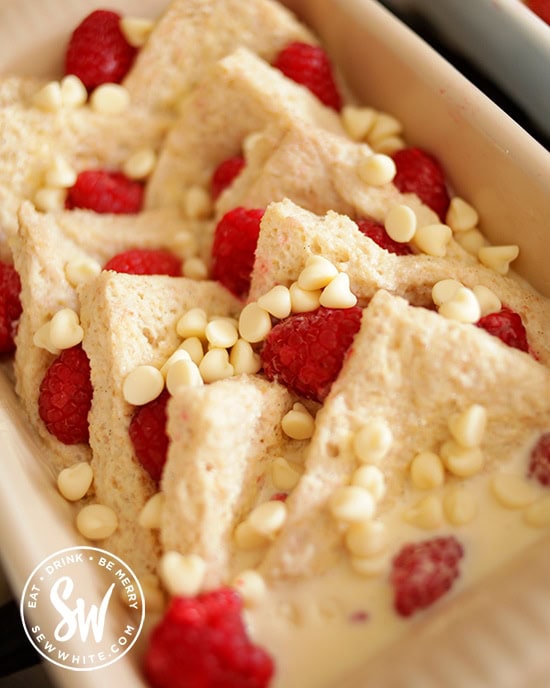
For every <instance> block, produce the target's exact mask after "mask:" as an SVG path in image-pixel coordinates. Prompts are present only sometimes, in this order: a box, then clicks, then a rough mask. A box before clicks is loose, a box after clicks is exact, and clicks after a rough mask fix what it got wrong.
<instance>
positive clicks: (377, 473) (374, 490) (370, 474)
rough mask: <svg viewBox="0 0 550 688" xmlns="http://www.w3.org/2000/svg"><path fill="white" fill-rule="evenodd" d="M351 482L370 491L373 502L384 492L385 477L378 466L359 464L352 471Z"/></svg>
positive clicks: (377, 500)
mask: <svg viewBox="0 0 550 688" xmlns="http://www.w3.org/2000/svg"><path fill="white" fill-rule="evenodd" d="M351 484H352V485H357V486H358V487H362V488H364V489H365V490H367V492H370V494H371V495H372V498H373V499H374V501H375V502H379V501H380V500H381V499H382V497H383V496H384V495H385V494H386V479H385V478H384V474H383V473H382V471H381V470H380V469H379V468H378V466H373V465H369V464H367V465H365V466H360V467H359V468H357V469H356V470H355V471H354V472H353V475H352V476H351Z"/></svg>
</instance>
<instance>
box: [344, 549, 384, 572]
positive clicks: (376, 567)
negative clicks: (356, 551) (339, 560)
mask: <svg viewBox="0 0 550 688" xmlns="http://www.w3.org/2000/svg"><path fill="white" fill-rule="evenodd" d="M350 564H351V566H352V568H353V570H354V571H355V572H356V573H358V574H359V575H360V576H365V577H366V578H372V577H373V576H380V575H382V574H383V573H384V572H385V571H386V570H387V568H388V556H387V554H385V553H381V554H379V555H378V556H376V557H375V556H373V557H351V559H350Z"/></svg>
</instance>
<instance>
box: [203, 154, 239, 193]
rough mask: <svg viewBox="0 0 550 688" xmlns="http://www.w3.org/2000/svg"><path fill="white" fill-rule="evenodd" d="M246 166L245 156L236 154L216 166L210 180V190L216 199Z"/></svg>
mask: <svg viewBox="0 0 550 688" xmlns="http://www.w3.org/2000/svg"><path fill="white" fill-rule="evenodd" d="M244 166H245V159H244V158H243V156H242V155H236V156H235V157H233V158H228V159H227V160H224V161H223V162H221V163H220V164H219V165H218V166H217V167H216V169H215V170H214V174H213V175H212V180H211V182H210V190H211V193H212V198H213V199H214V200H216V198H218V196H219V195H220V194H221V192H222V191H224V190H225V189H226V188H227V187H228V186H229V185H230V184H231V182H232V181H233V180H234V179H235V177H237V176H238V175H239V174H240V172H241V170H242V169H243V167H244Z"/></svg>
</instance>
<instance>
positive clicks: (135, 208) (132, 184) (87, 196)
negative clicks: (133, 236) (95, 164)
mask: <svg viewBox="0 0 550 688" xmlns="http://www.w3.org/2000/svg"><path fill="white" fill-rule="evenodd" d="M143 190H144V189H143V184H142V183H141V182H136V181H134V180H133V179H128V177H126V175H124V174H122V172H109V171H108V170H86V171H84V172H80V174H79V175H78V177H77V178H76V182H75V184H74V186H72V187H71V188H70V189H69V191H68V194H67V200H66V201H65V207H66V208H67V209H68V210H72V209H73V208H87V209H88V210H94V211H95V212H96V213H118V214H123V213H139V211H140V210H141V206H142V205H143Z"/></svg>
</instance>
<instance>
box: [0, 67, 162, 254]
mask: <svg viewBox="0 0 550 688" xmlns="http://www.w3.org/2000/svg"><path fill="white" fill-rule="evenodd" d="M40 85H41V84H40V82H37V81H35V80H31V81H28V80H25V79H24V78H22V79H17V78H15V77H10V78H9V79H8V80H7V81H6V82H4V85H3V86H0V93H2V92H3V94H4V96H0V102H3V105H2V107H0V134H1V135H0V159H1V160H2V165H1V168H0V260H10V259H11V251H10V247H9V242H10V240H11V239H12V237H13V236H14V235H15V233H16V231H17V211H18V209H19V205H20V203H21V202H22V201H23V200H25V199H29V200H33V199H34V197H35V194H36V192H37V191H38V189H40V188H41V187H42V186H43V185H44V184H45V175H46V173H47V171H48V169H49V168H50V167H51V165H52V163H53V160H54V158H55V156H61V157H62V158H64V159H65V160H66V162H67V163H69V164H70V165H71V166H72V167H73V168H74V169H75V170H76V171H77V172H80V171H82V170H85V169H93V168H97V167H100V168H104V167H106V168H112V169H119V168H120V167H121V166H122V164H123V163H124V162H125V161H126V160H127V159H128V158H129V157H130V155H131V154H132V153H134V152H135V151H137V150H138V149H140V148H148V147H149V148H153V149H154V150H158V148H159V147H160V143H161V141H162V139H163V138H164V136H165V134H166V131H167V129H168V127H169V126H170V124H171V123H172V118H170V117H168V116H165V115H151V114H149V113H148V112H146V111H145V110H141V109H136V108H130V109H129V110H127V111H126V112H124V113H123V114H120V115H105V114H99V113H97V112H94V111H93V110H92V109H91V108H90V107H88V106H83V107H79V108H61V109H60V110H57V111H55V112H51V111H45V110H43V109H39V108H37V107H35V106H34V105H33V103H32V98H33V95H34V93H35V92H36V91H35V89H36V90H38V87H39V86H40Z"/></svg>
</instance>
